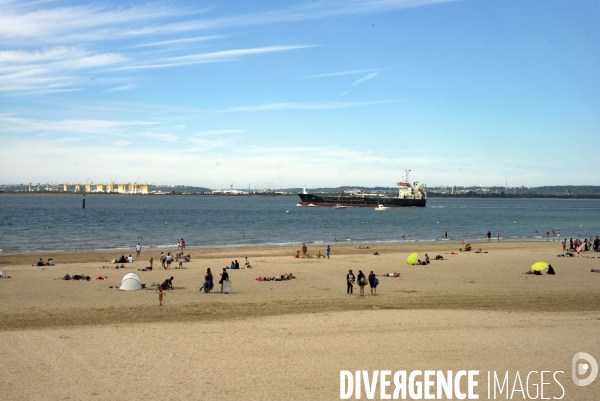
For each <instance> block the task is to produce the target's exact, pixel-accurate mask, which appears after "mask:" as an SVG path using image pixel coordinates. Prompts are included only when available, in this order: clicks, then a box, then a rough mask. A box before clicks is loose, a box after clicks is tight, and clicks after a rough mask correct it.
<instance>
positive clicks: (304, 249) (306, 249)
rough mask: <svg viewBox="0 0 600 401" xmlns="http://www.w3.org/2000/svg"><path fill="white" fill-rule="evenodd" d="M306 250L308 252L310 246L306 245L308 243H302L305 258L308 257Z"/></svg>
mask: <svg viewBox="0 0 600 401" xmlns="http://www.w3.org/2000/svg"><path fill="white" fill-rule="evenodd" d="M306 252H308V248H307V247H306V244H304V243H303V244H302V257H303V258H305V257H306Z"/></svg>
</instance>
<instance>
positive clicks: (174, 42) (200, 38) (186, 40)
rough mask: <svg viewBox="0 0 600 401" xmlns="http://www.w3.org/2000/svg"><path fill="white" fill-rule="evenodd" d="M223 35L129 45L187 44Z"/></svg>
mask: <svg viewBox="0 0 600 401" xmlns="http://www.w3.org/2000/svg"><path fill="white" fill-rule="evenodd" d="M225 37H226V36H223V35H214V36H198V37H195V38H183V39H173V40H162V41H160V42H150V43H142V44H139V45H134V46H131V47H132V48H136V47H154V46H165V45H168V46H171V45H180V44H188V43H196V42H205V41H208V40H215V39H221V38H225Z"/></svg>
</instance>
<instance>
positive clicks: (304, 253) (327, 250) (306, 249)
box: [294, 244, 331, 259]
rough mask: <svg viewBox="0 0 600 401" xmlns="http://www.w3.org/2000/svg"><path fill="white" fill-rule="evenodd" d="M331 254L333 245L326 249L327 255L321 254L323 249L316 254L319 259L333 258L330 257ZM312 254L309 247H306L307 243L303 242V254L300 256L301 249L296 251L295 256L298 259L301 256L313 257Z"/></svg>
mask: <svg viewBox="0 0 600 401" xmlns="http://www.w3.org/2000/svg"><path fill="white" fill-rule="evenodd" d="M330 255H331V247H330V246H329V245H327V249H326V250H325V255H322V254H321V251H320V250H318V251H317V253H316V254H315V256H316V258H318V259H325V258H327V259H331V258H330ZM312 257H313V256H312V255H309V254H308V248H307V247H306V244H302V256H300V251H296V254H295V255H294V258H296V259H300V258H312Z"/></svg>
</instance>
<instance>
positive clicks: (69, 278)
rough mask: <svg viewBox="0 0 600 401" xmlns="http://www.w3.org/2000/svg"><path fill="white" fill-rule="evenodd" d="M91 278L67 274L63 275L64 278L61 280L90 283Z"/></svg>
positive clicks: (83, 275)
mask: <svg viewBox="0 0 600 401" xmlns="http://www.w3.org/2000/svg"><path fill="white" fill-rule="evenodd" d="M91 279H92V278H91V277H90V276H86V275H85V274H74V275H72V276H71V275H69V274H68V273H67V274H65V275H64V277H62V280H74V281H78V280H86V281H90V280H91Z"/></svg>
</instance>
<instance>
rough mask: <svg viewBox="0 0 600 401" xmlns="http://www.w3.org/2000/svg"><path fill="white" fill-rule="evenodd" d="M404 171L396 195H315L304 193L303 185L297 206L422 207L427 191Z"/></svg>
mask: <svg viewBox="0 0 600 401" xmlns="http://www.w3.org/2000/svg"><path fill="white" fill-rule="evenodd" d="M409 171H410V170H406V177H405V180H404V181H399V182H397V183H396V185H397V186H398V195H397V196H391V195H387V194H368V193H364V192H363V191H357V190H352V191H342V192H341V193H340V194H338V195H315V194H309V193H307V192H306V185H304V188H303V191H302V192H301V193H299V194H298V196H300V203H298V206H336V205H340V206H346V207H351V206H357V207H368V206H378V205H383V206H388V207H411V206H416V207H424V206H425V203H426V202H427V191H426V190H425V188H423V187H421V186H420V185H419V182H418V181H415V182H413V183H412V184H411V183H410V181H409V178H408V172H409Z"/></svg>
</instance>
